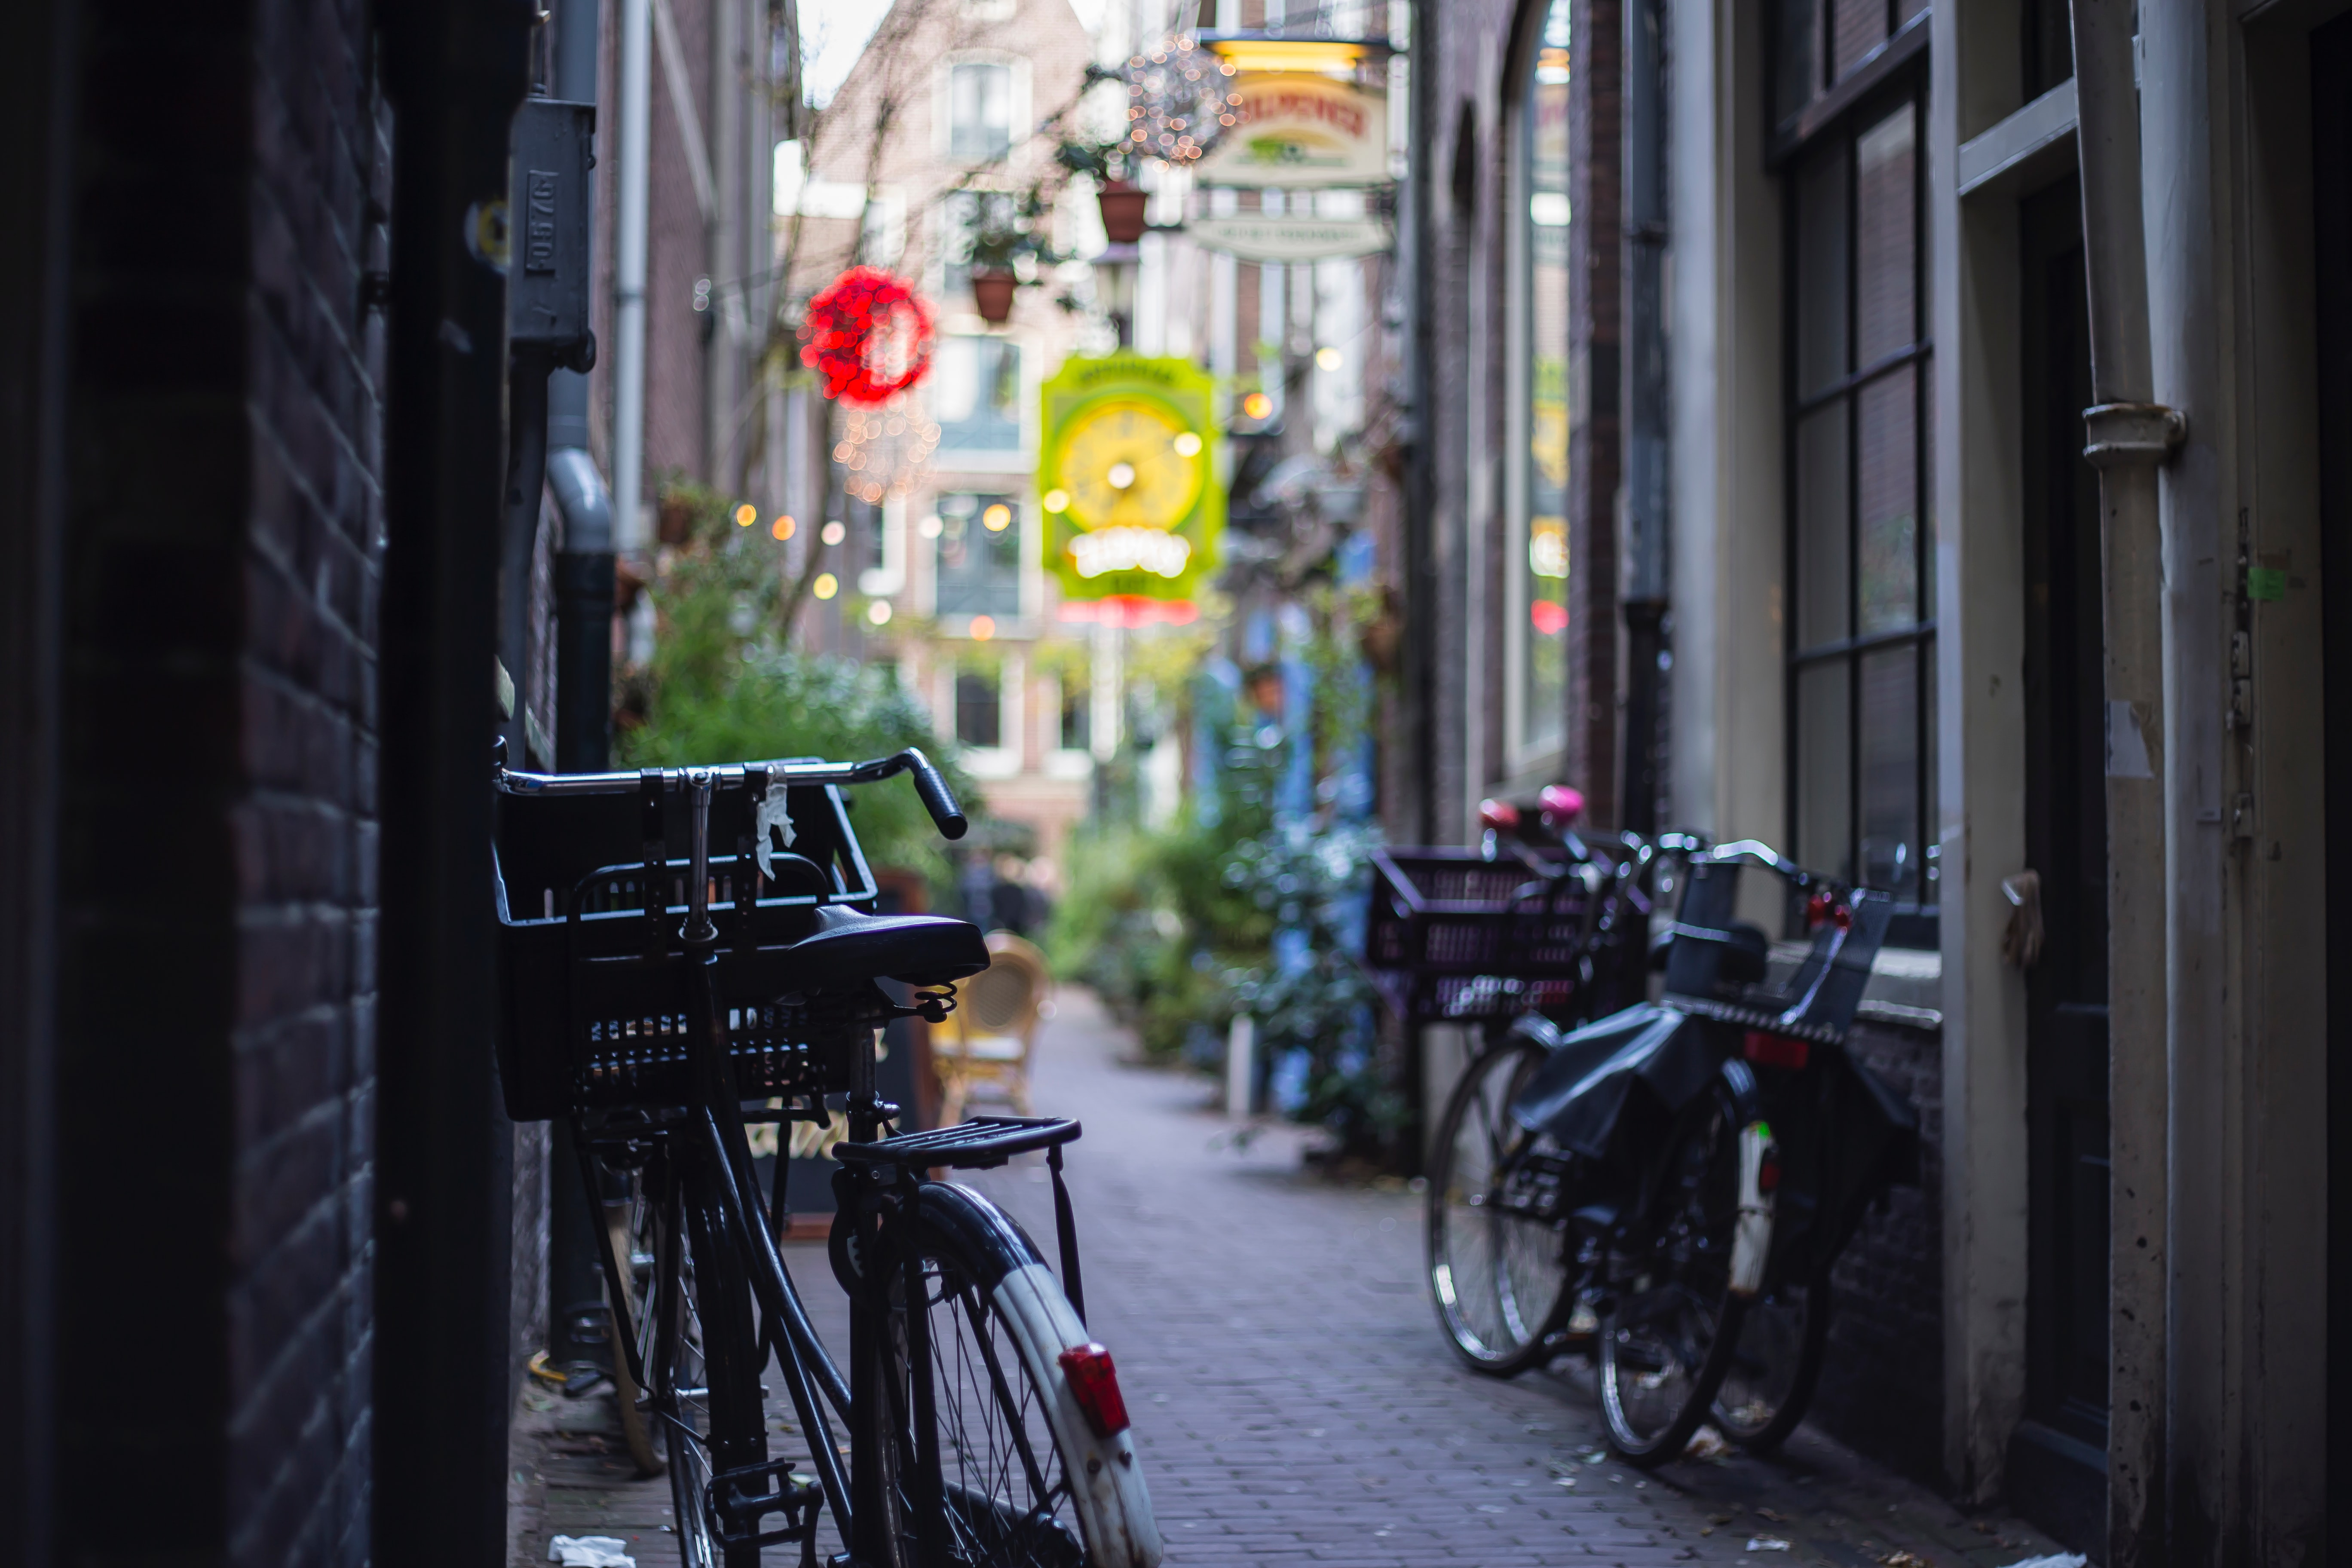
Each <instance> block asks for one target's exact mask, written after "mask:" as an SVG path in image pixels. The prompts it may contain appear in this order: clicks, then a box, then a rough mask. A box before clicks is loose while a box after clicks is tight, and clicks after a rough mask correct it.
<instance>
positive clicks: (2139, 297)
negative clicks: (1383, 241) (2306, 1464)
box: [2073, 0, 2186, 1568]
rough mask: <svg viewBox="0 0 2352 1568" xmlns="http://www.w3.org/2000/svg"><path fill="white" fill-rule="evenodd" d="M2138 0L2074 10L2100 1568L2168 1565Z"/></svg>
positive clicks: (2161, 1055)
mask: <svg viewBox="0 0 2352 1568" xmlns="http://www.w3.org/2000/svg"><path fill="white" fill-rule="evenodd" d="M2134 11H2135V6H2134V0H2073V24H2074V92H2075V103H2076V110H2075V114H2076V120H2075V124H2076V134H2077V138H2078V141H2079V143H2080V146H2081V157H2082V184H2083V248H2084V257H2085V261H2086V267H2087V283H2088V288H2089V294H2090V321H2091V384H2092V389H2093V393H2094V395H2095V396H2096V397H2097V398H2098V403H2097V405H2095V406H2094V407H2092V408H2089V409H2086V410H2084V426H2085V434H2086V437H2087V445H2086V446H2085V447H2084V456H2086V457H2087V458H2089V459H2090V460H2091V462H2092V463H2093V464H2094V465H2095V466H2096V467H2097V468H2098V470H2099V521H2100V561H2101V568H2102V571H2101V574H2102V577H2103V579H2104V582H2105V617H2106V700H2107V716H2106V755H2107V763H2106V778H2107V920H2108V925H2107V973H2108V1001H2107V1017H2108V1025H2107V1027H2108V1039H2109V1047H2108V1091H2107V1093H2108V1129H2109V1134H2108V1136H2109V1155H2108V1158H2109V1166H2108V1200H2107V1201H2108V1210H2107V1212H2108V1234H2109V1238H2110V1239H2109V1263H2108V1291H2109V1301H2108V1307H2109V1312H2108V1321H2109V1324H2110V1330H2109V1331H2110V1335H2111V1340H2110V1346H2109V1352H2108V1353H2109V1361H2108V1418H2107V1552H2108V1556H2107V1561H2108V1562H2109V1563H2111V1564H2114V1565H2115V1568H2144V1565H2147V1564H2151V1563H2160V1562H2162V1561H2163V1552H2164V1544H2165V1537H2166V1511H2165V1506H2164V1491H2163V1482H2162V1476H2163V1467H2164V1455H2165V1447H2166V1414H2167V1389H2168V1378H2167V1367H2166V1321H2165V1320H2166V1295H2167V1285H2168V1280H2167V1278H2166V1275H2167V1264H2166V1258H2167V1256H2168V1251H2167V1244H2166V1185H2167V1164H2168V1161H2167V1135H2168V1127H2167V1116H2168V1100H2169V1092H2168V1079H2167V1062H2166V1022H2167V1003H2166V993H2165V984H2166V981H2165V961H2166V952H2165V890H2166V880H2167V879H2166V869H2165V850H2166V844H2165V803H2164V791H2163V786H2162V785H2161V784H2160V783H2159V782H2158V781H2159V779H2160V778H2161V777H2162V774H2163V769H2164V767H2165V765H2166V760H2167V759H2166V747H2165V743H2164V742H2165V735H2166V726H2165V710H2164V682H2163V627H2162V620H2161V609H2162V595H2163V582H2162V561H2161V557H2160V554H2159V544H2160V541H2159V536H2158V510H2157V506H2158V497H2157V475H2156V471H2157V468H2158V465H2160V464H2162V463H2163V462H2164V461H2165V459H2166V458H2167V457H2168V455H2169V454H2170V452H2171V450H2172V448H2173V447H2175V446H2177V445H2178V444H2179V441H2180V439H2181V437H2182V435H2183V433H2184V429H2185V424H2186V422H2185V420H2184V419H2183V418H2182V416H2180V415H2179V413H2177V412H2176V411H2174V410H2172V409H2169V408H2164V407H2159V406H2158V405H2156V403H2155V402H2154V395H2155V393H2154V388H2155V378H2154V374H2153V372H2152V371H2151V369H2150V364H2149V348H2148V295H2147V245H2146V238H2145V235H2144V231H2143V230H2142V227H2141V205H2140V148H2139V103H2138V92H2137V85H2136V83H2135V82H2134V79H2133V78H2134V74H2135V73H2134V70H2133V50H2134V42H2133V32H2134V20H2135V17H2134Z"/></svg>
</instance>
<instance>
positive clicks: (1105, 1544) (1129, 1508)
mask: <svg viewBox="0 0 2352 1568" xmlns="http://www.w3.org/2000/svg"><path fill="white" fill-rule="evenodd" d="M923 1218H924V1220H925V1222H926V1223H928V1224H930V1225H935V1226H939V1227H940V1229H942V1230H946V1231H950V1232H952V1233H953V1234H954V1235H955V1236H956V1237H958V1238H959V1239H961V1241H963V1242H964V1243H965V1244H966V1247H967V1249H968V1250H969V1251H970V1252H971V1255H972V1256H973V1257H974V1258H982V1259H985V1260H986V1263H987V1266H988V1268H989V1269H990V1271H991V1273H992V1276H993V1278H992V1279H988V1280H987V1281H985V1283H986V1284H987V1287H988V1290H989V1295H990V1297H991V1299H992V1300H993V1301H994V1302H995V1304H996V1305H997V1307H998V1308H1000V1309H1001V1310H1003V1314H1004V1321H1005V1323H1006V1325H1007V1326H1008V1327H1009V1328H1010V1330H1011V1331H1012V1332H1013V1338H1014V1339H1015V1340H1016V1341H1017V1342H1018V1343H1019V1346H1020V1351H1021V1359H1022V1360H1023V1361H1024V1363H1027V1364H1028V1368H1029V1374H1030V1376H1031V1377H1032V1378H1034V1380H1035V1382H1036V1384H1037V1386H1038V1387H1039V1388H1040V1389H1043V1390H1045V1391H1048V1392H1049V1394H1050V1395H1051V1398H1052V1401H1053V1403H1052V1405H1051V1407H1050V1408H1049V1409H1048V1410H1047V1411H1046V1413H1045V1415H1046V1419H1047V1421H1049V1422H1050V1423H1051V1424H1052V1426H1053V1428H1054V1436H1055V1439H1056V1440H1058V1441H1059V1443H1060V1444H1061V1447H1062V1452H1063V1453H1064V1454H1065V1455H1066V1456H1068V1458H1069V1462H1070V1464H1071V1466H1072V1473H1071V1476H1070V1487H1071V1491H1072V1495H1073V1501H1074V1502H1075V1504H1076V1510H1077V1515H1078V1528H1079V1531H1080V1532H1081V1533H1082V1534H1083V1535H1084V1536H1085V1537H1086V1542H1087V1565H1088V1568H1158V1564H1159V1562H1160V1557H1161V1555H1162V1554H1163V1552H1164V1551H1165V1548H1164V1546H1163V1545H1162V1543H1161V1542H1160V1524H1159V1521H1157V1520H1156V1519H1155V1518H1153V1516H1152V1512H1151V1494H1150V1491H1149V1490H1148V1489H1146V1488H1145V1487H1144V1484H1143V1470H1142V1466H1141V1462H1140V1461H1139V1459H1138V1458H1137V1457H1136V1452H1135V1432H1134V1429H1133V1428H1132V1427H1129V1428H1128V1429H1127V1430H1125V1431H1122V1432H1116V1433H1113V1434H1112V1435H1111V1436H1108V1437H1097V1436H1095V1434H1094V1428H1093V1427H1091V1426H1088V1425H1087V1418H1086V1415H1085V1413H1084V1412H1083V1411H1082V1410H1081V1409H1080V1408H1079V1406H1078V1401H1077V1396H1076V1394H1074V1393H1072V1392H1071V1389H1070V1379H1069V1374H1068V1373H1066V1372H1065V1371H1064V1370H1063V1369H1062V1363H1061V1355H1062V1352H1064V1351H1069V1350H1077V1349H1080V1348H1082V1347H1083V1346H1086V1345H1087V1344H1090V1343H1092V1342H1093V1341H1092V1336H1090V1335H1089V1334H1088V1333H1087V1326H1086V1325H1085V1324H1084V1323H1082V1322H1080V1321H1078V1314H1077V1313H1076V1311H1075V1310H1073V1309H1072V1308H1071V1306H1070V1302H1069V1298H1068V1297H1066V1296H1065V1295H1064V1294H1063V1293H1062V1286H1061V1282H1060V1281H1059V1280H1058V1279H1055V1277H1054V1271H1053V1270H1052V1269H1051V1268H1047V1267H1046V1266H1045V1258H1043V1257H1041V1256H1040V1255H1039V1253H1038V1251H1037V1247H1036V1244H1035V1243H1034V1242H1032V1241H1031V1240H1030V1239H1029V1237H1028V1235H1027V1234H1026V1233H1025V1232H1024V1231H1023V1230H1022V1228H1021V1227H1020V1226H1018V1225H1016V1224H1014V1223H1013V1218H1012V1216H1011V1215H1007V1214H1006V1213H1005V1212H1004V1211H1003V1209H1000V1208H998V1207H997V1206H996V1205H994V1204H992V1203H991V1202H990V1201H989V1200H988V1199H986V1198H984V1197H982V1195H981V1194H978V1193H976V1192H974V1191H972V1190H971V1188H970V1187H965V1186H959V1185H956V1184H952V1183H947V1182H927V1183H925V1184H924V1185H923Z"/></svg>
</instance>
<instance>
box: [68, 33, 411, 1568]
mask: <svg viewBox="0 0 2352 1568" xmlns="http://www.w3.org/2000/svg"><path fill="white" fill-rule="evenodd" d="M79 15H80V16H81V17H82V19H83V26H84V29H85V30H84V32H83V33H82V34H81V36H80V37H79V40H78V42H79V51H78V58H77V61H76V69H77V72H78V77H79V93H80V97H81V101H82V104H83V106H84V107H83V111H82V114H81V116H80V119H79V132H78V136H77V137H76V139H75V140H74V141H73V142H71V144H70V148H69V151H68V159H69V163H70V167H71V170H72V174H71V179H72V185H71V195H70V200H69V220H68V226H69V237H68V245H69V247H70V253H69V261H68V266H69V268H70V278H71V294H72V304H71V316H70V323H69V327H68V332H69V335H70V340H71V342H70V349H69V356H70V358H69V363H70V365H71V370H70V381H69V384H68V402H67V409H66V421H67V436H66V447H65V450H66V453H67V458H66V461H65V467H64V469H63V474H62V478H63V480H64V486H65V491H66V495H65V500H64V505H63V509H62V524H63V548H64V569H65V607H64V616H63V622H62V626H61V630H60V669H61V672H62V675H61V691H60V711H61V712H62V713H63V714H64V715H65V722H64V724H63V727H62V731H61V734H60V736H59V741H58V751H59V759H60V762H61V763H62V772H63V775H64V776H65V777H66V778H67V779H68V780H69V781H71V782H70V784H69V787H68V789H67V790H66V791H65V792H64V794H63V796H62V799H61V802H60V805H59V824H58V826H59V846H60V847H59V862H60V864H59V883H60V886H59V890H58V897H57V903H58V929H59V931H60V932H61V937H62V940H61V952H60V964H59V986H58V991H59V997H60V1001H59V1006H58V1015H57V1021H56V1057H57V1079H56V1100H57V1104H58V1117H57V1142H58V1197H57V1200H56V1203H57V1213H56V1223H57V1234H58V1270H57V1286H56V1298H57V1310H56V1323H57V1331H56V1332H57V1344H56V1347H55V1361H56V1364H57V1365H58V1367H59V1368H60V1369H61V1376H62V1382H63V1395H62V1397H61V1398H60V1400H59V1404H58V1422H57V1424H58V1482H59V1495H58V1507H57V1510H56V1516H55V1517H56V1529H57V1536H58V1538H57V1546H58V1552H57V1557H58V1560H59V1561H72V1562H76V1563H116V1562H124V1563H127V1562H131V1561H133V1560H136V1561H138V1562H141V1563H180V1562H187V1563H194V1562H199V1561H202V1562H207V1563H215V1562H234V1563H256V1564H263V1563H267V1564H276V1563H295V1562H300V1563H362V1562H363V1561H364V1560H365V1557H366V1552H367V1521H368V1512H367V1491H368V1467H369V1458H370V1454H369V1447H368V1408H367V1397H368V1379H369V1348H370V1325H371V1311H370V1293H371V1279H370V1274H369V1255H370V1247H371V1238H370V1229H369V1219H368V1215H369V1173H370V1161H371V1147H372V1136H371V1135H372V1127H373V1110H372V1104H371V1089H372V1085H373V1064H374V1059H375V1053H376V1039H375V1035H374V1030H373V1019H374V1005H373V1004H374V995H373V993H374V985H375V978H374V965H373V948H374V904H375V898H376V893H375V887H376V865H375V816H376V801H375V797H374V792H375V777H376V756H375V743H374V738H373V737H374V727H375V722H376V715H375V708H374V694H375V655H374V647H375V639H376V626H375V616H376V600H377V585H378V580H379V563H380V550H381V533H382V518H381V500H380V498H381V487H380V483H379V467H380V448H379V436H378V432H379V428H380V419H379V405H380V388H381V384H382V383H381V377H382V364H381V346H380V342H379V338H380V328H379V326H378V323H377V322H376V321H374V320H373V318H371V317H370V316H369V315H368V314H367V313H366V312H365V310H363V306H362V278H363V275H364V274H365V273H366V271H367V270H369V269H370V268H372V267H380V266H381V265H382V256H383V251H382V244H383V236H382V230H381V227H380V220H381V216H382V204H383V201H384V200H385V199H386V192H387V189H388V184H387V181H386V179H385V175H384V170H385V153H386V150H387V142H386V124H385V121H384V119H383V114H382V112H381V110H380V106H379V104H378V102H377V100H376V98H375V95H374V93H373V89H372V86H371V79H372V66H371V58H370V51H369V43H368V33H367V21H368V10H367V7H366V5H364V4H363V3H362V0H330V3H329V4H326V5H314V6H296V5H290V4H288V3H285V0H253V3H252V4H249V5H241V6H239V5H232V6H225V7H201V6H199V7H185V6H163V5H137V4H134V5H128V6H117V7H104V8H98V9H89V8H84V9H83V10H82V11H81V12H80V13H79Z"/></svg>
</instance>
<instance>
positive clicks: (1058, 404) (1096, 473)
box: [1037, 353, 1225, 623]
mask: <svg viewBox="0 0 2352 1568" xmlns="http://www.w3.org/2000/svg"><path fill="white" fill-rule="evenodd" d="M1210 392H1211V382H1210V379H1209V377H1208V375H1207V374H1206V373H1205V372H1203V371H1202V370H1201V369H1200V367H1199V366H1197V365H1195V364H1193V363H1192V361H1190V360H1182V359H1145V358H1143V357H1141V356H1140V355H1138V354H1129V353H1118V354H1113V355H1111V356H1109V357H1108V358H1107V359H1076V358H1073V359H1070V360H1066V361H1065V362H1064V363H1063V365H1062V368H1061V370H1060V371H1059V372H1057V373H1056V374H1055V376H1054V378H1053V379H1052V380H1051V381H1048V382H1047V383H1045V386H1044V387H1043V388H1041V389H1040V392H1039V397H1040V399H1041V401H1042V403H1043V405H1044V408H1043V416H1042V418H1041V420H1040V427H1041V428H1042V430H1043V431H1044V435H1045V438H1044V440H1043V442H1042V443H1041V444H1040V454H1041V455H1040V457H1039V459H1038V470H1037V492H1038V495H1039V497H1040V498H1041V501H1042V504H1043V505H1044V507H1045V534H1046V541H1047V552H1048V556H1049V560H1050V563H1051V565H1052V567H1053V569H1054V573H1055V576H1056V577H1057V578H1058V579H1059V580H1060V583H1061V588H1062V597H1063V598H1064V599H1065V600H1067V601H1071V602H1073V603H1074V604H1077V603H1095V604H1100V605H1105V606H1106V607H1109V606H1112V605H1114V603H1117V604H1125V605H1136V606H1139V605H1150V604H1162V603H1169V602H1183V603H1186V604H1189V603H1190V601H1191V600H1192V598H1193V597H1194V595H1196V594H1197V593H1198V592H1199V590H1200V587H1201V585H1202V584H1204V583H1206V582H1207V581H1208V580H1209V577H1210V575H1211V574H1213V572H1214V571H1215V569H1216V566H1217V540H1218V536H1219V534H1220V533H1221V532H1222V531H1223V528H1224V521H1225V506H1224V489H1223V487H1222V486H1221V485H1219V484H1218V483H1217V478H1216V473H1215V468H1214V464H1213V453H1212V451H1211V449H1210V437H1211V435H1212V434H1213V426H1212V425H1211V423H1210V416H1211V402H1210ZM1123 618H1124V619H1126V620H1128V621H1129V622H1130V623H1132V622H1134V621H1135V620H1137V619H1138V618H1139V617H1136V616H1124V617H1123ZM1162 618H1165V617H1162Z"/></svg>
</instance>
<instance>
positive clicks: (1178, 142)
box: [1119, 35, 1242, 165]
mask: <svg viewBox="0 0 2352 1568" xmlns="http://www.w3.org/2000/svg"><path fill="white" fill-rule="evenodd" d="M1119 74H1120V75H1121V76H1122V77H1124V78H1125V79H1126V80H1127V100H1128V101H1127V121H1128V128H1127V143H1128V150H1129V152H1131V153H1140V154H1142V155H1143V156H1145V157H1147V158H1158V159H1160V161H1161V162H1163V163H1175V164H1179V165H1181V164H1185V163H1192V162H1193V161H1194V160H1195V159H1197V158H1199V157H1200V156H1201V154H1202V153H1206V152H1207V151H1208V150H1209V149H1210V148H1211V147H1213V146H1214V145H1216V141H1217V137H1218V136H1219V135H1220V134H1221V133H1222V132H1223V131H1224V130H1225V128H1226V127H1227V126H1230V125H1232V124H1234V122H1235V121H1237V120H1238V118H1239V111H1240V109H1241V101H1242V100H1241V95H1240V94H1238V93H1235V92H1233V91H1231V90H1229V89H1230V84H1229V83H1228V82H1227V81H1226V78H1227V77H1230V76H1232V75H1233V74H1234V68H1233V67H1232V66H1231V65H1229V64H1227V63H1226V62H1224V61H1223V60H1221V59H1219V58H1217V57H1216V56H1214V55H1213V54H1211V53H1209V52H1208V51H1207V50H1205V49H1203V48H1202V47H1200V46H1199V45H1198V44H1197V43H1196V42H1195V41H1194V40H1193V39H1192V38H1191V37H1185V36H1182V35H1179V36H1178V37H1172V38H1170V39H1168V40H1167V41H1166V42H1164V43H1162V44H1161V45H1160V47H1158V48H1156V49H1154V50H1153V51H1152V52H1151V53H1150V54H1149V55H1136V56H1134V57H1133V58H1130V59H1129V61H1128V62H1127V66H1126V68H1125V69H1123V70H1122V71H1120V73H1119Z"/></svg>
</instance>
